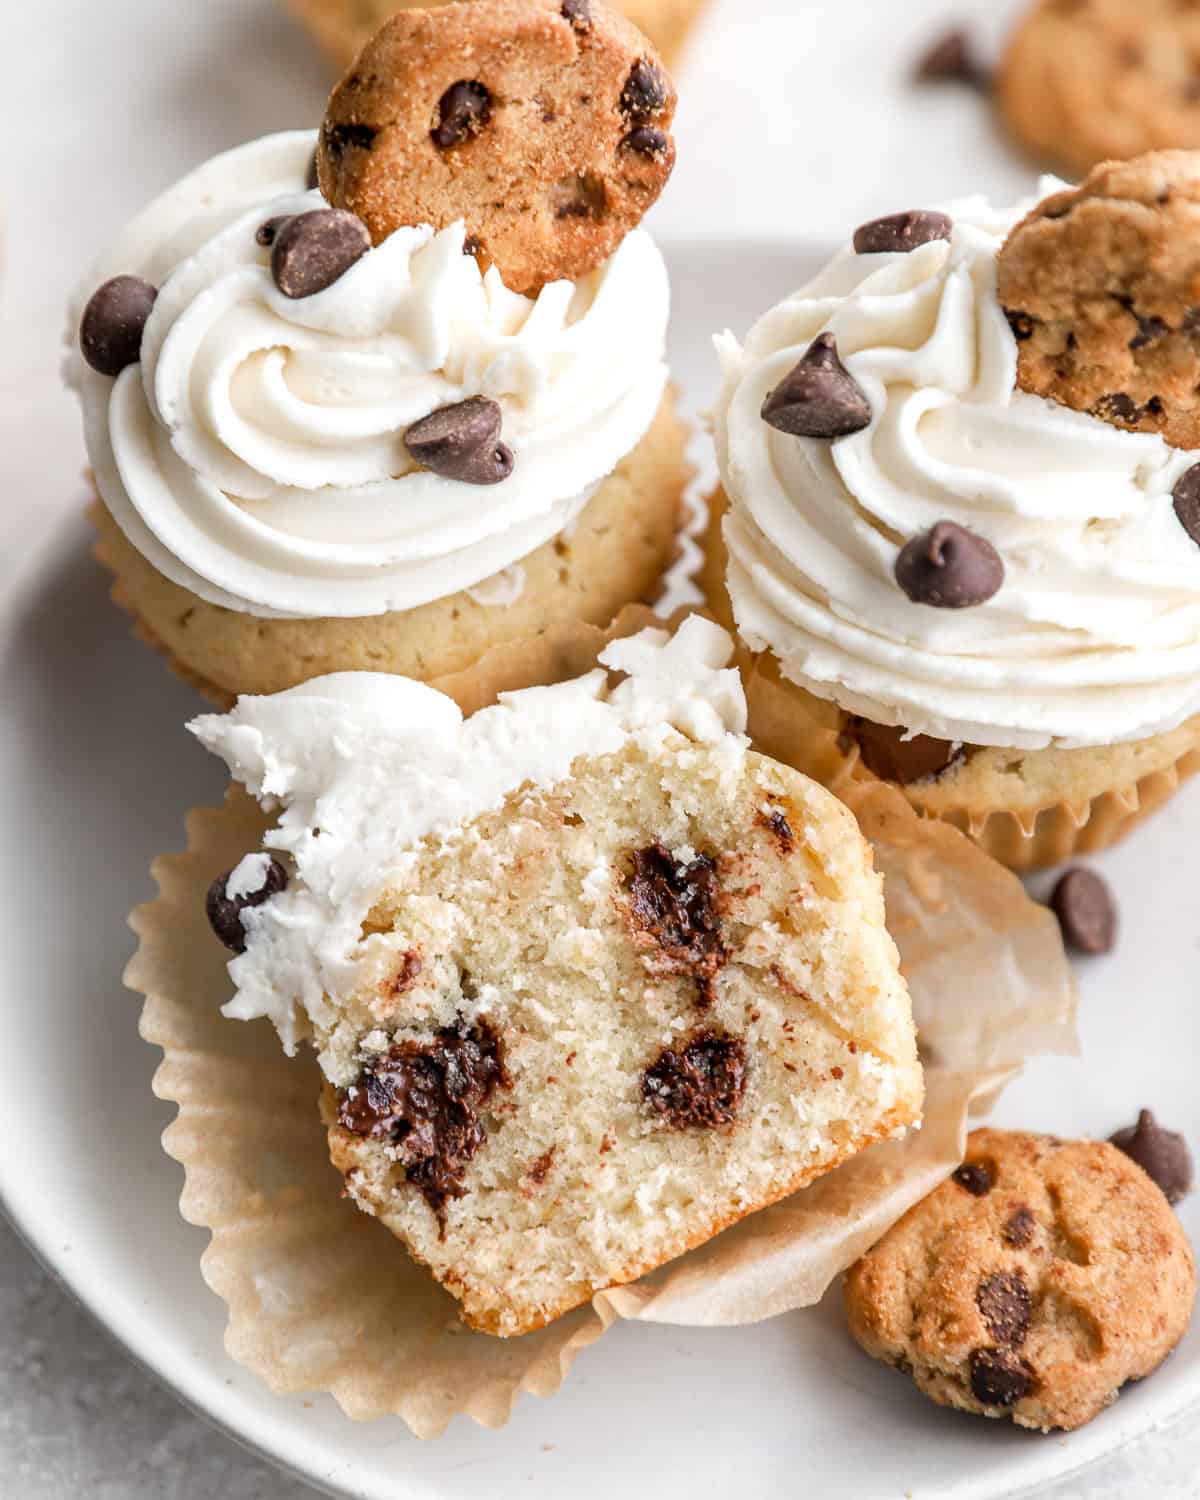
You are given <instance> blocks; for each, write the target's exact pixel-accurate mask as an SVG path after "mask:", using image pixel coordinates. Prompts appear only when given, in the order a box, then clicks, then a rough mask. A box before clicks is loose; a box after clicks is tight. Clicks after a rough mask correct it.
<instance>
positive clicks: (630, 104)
mask: <svg viewBox="0 0 1200 1500" xmlns="http://www.w3.org/2000/svg"><path fill="white" fill-rule="evenodd" d="M666 102H667V81H666V79H665V78H664V77H663V75H662V74H661V73H660V72H659V70H658V69H657V68H656V67H655V66H654V65H653V64H652V63H648V62H647V61H646V60H645V59H644V58H643V59H641V60H640V61H639V62H636V63H634V65H633V69H632V71H631V72H630V74H629V77H628V78H627V79H626V81H625V87H624V88H623V89H622V90H621V113H622V114H624V115H628V116H629V118H630V119H631V120H635V121H641V122H644V121H646V120H650V119H653V117H654V116H655V115H656V114H658V112H659V111H660V110H661V109H662V108H663V107H664V105H665V104H666Z"/></svg>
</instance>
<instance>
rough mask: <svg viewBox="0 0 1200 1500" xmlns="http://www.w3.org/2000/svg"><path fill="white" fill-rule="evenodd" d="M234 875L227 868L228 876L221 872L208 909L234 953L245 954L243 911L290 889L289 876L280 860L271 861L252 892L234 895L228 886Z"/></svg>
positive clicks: (215, 927)
mask: <svg viewBox="0 0 1200 1500" xmlns="http://www.w3.org/2000/svg"><path fill="white" fill-rule="evenodd" d="M232 874H233V871H232V870H226V871H225V873H224V875H218V876H217V878H216V879H215V880H214V881H213V883H212V884H211V885H210V886H209V888H208V895H207V896H206V897H205V901H204V910H205V913H206V914H207V916H208V924H209V926H210V927H211V928H212V930H213V931H214V932H215V933H216V935H217V936H218V937H219V938H220V939H221V941H222V942H223V943H224V944H225V946H226V947H227V948H228V949H229V950H230V951H231V952H232V953H244V952H245V951H246V929H245V927H244V926H243V925H242V913H243V912H244V911H248V910H249V909H250V908H251V907H254V906H262V904H263V903H264V902H266V901H269V900H270V899H271V897H272V896H275V895H278V893H279V892H280V891H282V890H286V889H287V883H288V875H287V871H286V870H285V869H284V867H283V865H281V864H280V863H279V861H278V860H277V859H272V860H269V861H268V863H267V865H266V869H265V872H264V874H263V878H262V882H261V883H260V884H259V885H258V886H256V887H255V888H254V889H253V890H251V891H244V892H243V893H242V894H241V895H240V896H230V895H229V893H228V887H229V877H230V876H231V875H232Z"/></svg>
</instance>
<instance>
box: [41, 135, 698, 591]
mask: <svg viewBox="0 0 1200 1500" xmlns="http://www.w3.org/2000/svg"><path fill="white" fill-rule="evenodd" d="M315 144H316V133H315V132H311V131H300V132H292V133H288V134H283V135H276V136H270V137H267V138H265V139H263V140H260V141H256V142H254V143H252V144H250V145H247V146H243V147H241V148H239V149H237V150H234V151H230V152H227V153H225V154H224V155H222V156H218V157H216V158H215V159H214V160H212V161H210V162H208V163H207V164H206V165H204V166H202V167H200V168H199V169H198V170H196V171H194V172H192V173H191V174H190V175H189V176H187V177H186V178H184V180H183V181H182V182H180V183H179V184H177V185H176V186H175V187H173V188H171V189H170V190H169V191H168V192H166V193H164V194H163V195H162V197H160V198H159V199H157V200H156V201H155V202H154V203H153V204H151V205H150V207H148V208H147V209H146V210H144V211H143V212H142V213H141V214H139V215H138V216H137V217H136V218H135V219H134V220H133V222H132V223H131V224H130V225H129V226H128V227H127V228H126V229H125V231H124V232H123V233H122V234H121V235H120V237H119V238H118V240H117V243H116V244H115V246H114V247H113V249H112V250H111V251H110V252H109V253H108V254H107V255H106V256H104V257H103V258H102V259H101V260H100V262H99V263H98V264H97V265H96V266H95V267H94V268H93V270H92V271H91V273H90V274H89V276H88V277H87V278H86V280H85V282H84V283H83V285H82V287H81V289H80V291H79V293H78V295H77V297H76V299H75V304H74V306H73V307H72V310H71V321H70V340H71V347H72V353H71V355H70V357H69V361H68V376H69V379H70V381H71V383H72V384H73V385H74V386H75V387H76V388H77V389H78V391H79V394H80V397H81V400H82V403H83V409H84V419H85V431H86V438H87V447H88V454H89V458H90V460H91V464H92V467H93V469H94V471H95V475H96V481H97V484H98V486H99V489H100V493H101V496H102V497H103V499H104V502H105V504H106V505H107V507H108V508H109V510H110V511H111V513H112V515H113V517H114V518H115V520H116V521H117V523H118V524H119V525H120V527H121V528H122V530H123V531H124V532H125V534H126V536H127V537H128V538H129V540H130V541H131V542H132V543H133V544H134V545H135V546H136V547H137V548H138V550H139V551H140V552H141V553H142V554H143V555H144V556H145V557H146V558H147V559H148V560H149V561H150V562H151V563H152V564H153V565H154V566H155V567H156V568H157V569H158V570H159V572H161V573H162V574H164V575H165V576H166V577H167V578H169V579H171V580H172V581H173V582H175V583H177V584H180V585H182V586H183V587H185V588H188V589H190V590H191V591H192V592H193V593H195V594H197V595H199V596H200V597H201V598H202V599H205V600H207V601H209V602H210V603H213V604H218V605H223V606H225V607H226V608H229V609H234V610H238V611H242V612H245V613H249V614H254V615H262V616H294V617H315V616H364V615H372V614H379V613H382V612H384V611H388V610H399V609H411V608H415V607H416V606H418V605H421V604H424V603H427V602H429V601H430V600H433V599H438V598H443V597H445V596H447V595H449V594H452V593H455V592H457V591H459V590H460V589H464V588H470V587H472V586H473V585H476V584H478V583H480V582H481V581H482V580H485V579H488V578H491V577H492V576H493V575H495V574H497V573H499V572H501V571H502V570H503V569H505V568H507V567H509V566H510V565H512V564H513V563H515V562H517V561H518V560H519V559H520V558H522V557H525V556H527V555H528V554H529V553H531V552H532V551H534V550H535V549H536V548H537V547H539V546H541V545H542V544H543V543H545V542H546V541H548V540H550V539H551V538H552V537H554V536H555V535H557V534H558V533H559V532H561V531H562V530H563V529H564V528H565V527H567V526H569V524H570V523H571V521H572V520H573V518H574V517H575V516H576V515H577V514H578V513H579V511H580V510H581V509H582V508H583V506H584V505H585V504H586V503H587V501H588V499H589V498H590V496H591V494H592V493H593V492H594V490H595V488H596V486H597V485H598V484H599V483H600V482H601V481H602V480H603V479H604V478H605V477H606V476H607V475H608V474H610V473H611V472H612V470H613V469H614V468H615V467H616V465H617V464H618V463H619V462H620V461H621V459H622V458H624V457H625V455H626V454H628V453H629V452H630V451H631V450H632V449H633V448H634V447H636V445H637V443H638V442H639V441H640V439H641V438H642V437H643V436H644V434H645V433H646V431H647V430H648V429H649V427H650V424H651V422H652V420H653V417H654V415H655V412H656V410H657V408H658V405H659V403H660V401H661V399H662V396H663V392H664V389H665V386H666V381H667V369H666V366H665V364H664V359H663V356H664V344H665V334H666V326H667V315H668V302H669V294H668V284H667V275H666V270H665V267H664V265H663V261H662V258H661V256H660V255H659V253H658V250H657V249H656V247H655V246H654V244H653V242H652V240H651V239H650V238H649V236H648V235H647V234H646V233H645V231H643V230H640V229H635V230H633V232H631V233H629V234H628V235H627V236H626V237H625V238H624V239H623V240H622V242H621V243H620V244H619V245H618V247H617V248H616V250H615V251H614V252H613V253H612V254H611V255H609V256H608V257H607V259H605V260H604V261H603V262H602V263H601V264H600V265H598V266H597V268H596V269H594V270H591V271H589V272H588V273H587V274H584V275H582V276H580V277H579V279H578V280H574V281H571V280H561V281H556V282H552V283H550V284H548V285H546V286H544V287H543V288H542V289H541V290H540V291H539V292H537V294H536V295H535V296H532V297H527V296H522V295H519V294H517V293H515V292H512V291H510V290H508V289H507V288H506V286H505V285H504V283H503V281H502V279H501V275H500V272H499V270H498V269H497V268H496V267H495V266H492V267H491V268H490V269H489V270H488V271H487V272H486V273H484V272H483V271H481V269H480V266H479V264H478V263H477V260H476V258H475V255H474V254H473V253H472V250H473V249H474V247H473V245H472V244H471V243H470V241H469V239H468V232H467V229H466V228H465V227H464V225H463V223H462V222H454V223H450V224H448V225H447V226H446V227H444V228H442V229H440V230H438V231H435V230H434V229H433V228H431V227H429V226H428V225H424V226H422V225H416V226H414V227H400V228H397V229H395V230H394V231H392V232H390V233H388V234H387V235H386V237H384V238H382V239H380V241H379V242H378V243H377V244H375V245H373V246H372V245H371V243H370V237H369V236H368V235H367V232H366V229H365V228H364V227H363V226H362V224H361V222H360V221H358V220H356V219H354V218H353V217H352V216H351V215H350V214H348V213H345V212H344V211H338V212H336V213H335V212H334V211H332V210H330V208H329V204H328V203H327V202H326V200H325V199H324V198H323V197H322V195H321V194H320V192H319V191H317V190H316V188H315V187H313V186H311V179H310V170H311V163H312V160H313V151H314V146H315ZM306 214H321V215H323V216H324V217H323V218H322V219H320V220H317V221H305V222H301V220H300V216H302V215H306ZM355 226H357V228H356V227H355ZM285 236H286V239H285ZM359 236H361V243H360V241H359ZM464 251H466V253H464ZM117 276H120V277H122V278H135V280H133V281H128V282H125V283H124V284H123V285H122V286H118V287H117V288H116V292H115V293H114V298H115V299H119V297H120V295H121V293H122V292H124V295H125V298H126V303H128V301H129V299H130V298H131V297H132V299H133V300H134V302H135V303H136V301H137V298H138V296H139V295H140V296H141V298H142V303H143V305H142V306H141V307H140V310H139V309H138V308H136V307H135V309H134V315H135V321H136V322H137V324H139V325H141V324H143V323H144V327H143V328H142V332H141V340H140V349H139V348H138V347H137V346H136V340H135V347H134V350H133V358H134V359H135V360H136V359H137V358H138V355H139V353H140V362H133V363H130V362H124V363H123V362H122V361H123V356H122V354H121V352H120V350H119V349H118V350H117V352H116V354H115V357H114V356H113V350H112V344H113V342H114V337H115V335H114V332H113V331H114V329H115V330H116V334H117V335H119V334H121V333H122V331H127V328H128V322H129V319H128V317H127V318H126V321H125V323H124V324H123V323H122V314H123V313H127V312H128V308H127V307H123V306H121V305H117V306H115V307H110V308H102V309H101V312H102V313H104V314H106V318H100V317H99V315H98V314H96V313H95V312H94V311H93V318H94V320H95V321H99V323H100V325H101V326H100V327H99V329H98V331H94V334H93V346H92V350H91V360H92V361H94V362H96V363H99V364H101V365H102V366H103V365H105V364H106V363H107V364H108V366H109V367H110V368H113V367H116V366H120V368H119V370H118V373H116V374H115V376H114V375H112V374H107V373H101V370H99V369H97V368H95V367H94V363H92V362H88V361H85V359H84V358H83V357H81V355H80V354H79V352H78V347H77V342H76V340H77V331H78V329H79V327H80V318H81V315H82V314H83V313H84V309H85V304H86V303H87V302H88V299H89V298H93V294H94V293H95V292H96V289H97V288H98V287H100V286H101V285H107V282H108V278H113V277H117ZM130 288H132V291H130ZM155 292H157V295H155ZM94 300H95V299H94V298H93V301H94ZM147 309H148V315H147ZM87 332H88V329H87V326H86V325H85V343H86V342H87V339H86V335H87ZM106 337H107V343H106V342H105V338H106ZM116 342H117V343H119V338H118V339H117V340H116ZM97 348H98V349H99V354H98V355H97V352H96V351H97ZM464 403H465V404H466V405H465V409H463V404H464ZM447 409H449V412H450V416H449V417H448V418H447V417H444V416H441V415H439V419H438V423H437V424H436V426H437V430H436V431H430V430H429V429H428V427H421V426H418V424H421V423H423V422H424V421H425V419H427V418H430V417H431V415H432V414H434V413H439V414H442V413H445V412H446V411H447ZM464 455H465V458H464ZM472 465H474V467H472Z"/></svg>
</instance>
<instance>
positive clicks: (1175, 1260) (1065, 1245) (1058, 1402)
mask: <svg viewBox="0 0 1200 1500" xmlns="http://www.w3.org/2000/svg"><path fill="white" fill-rule="evenodd" d="M1195 1296H1196V1270H1195V1264H1194V1260H1193V1256H1192V1251H1191V1247H1190V1246H1189V1244H1188V1241H1187V1238H1186V1236H1185V1235H1184V1233H1183V1230H1182V1228H1181V1227H1180V1225H1179V1221H1178V1219H1177V1218H1176V1217H1175V1215H1174V1213H1173V1212H1172V1211H1171V1209H1170V1207H1169V1206H1168V1203H1167V1200H1166V1198H1165V1197H1164V1196H1163V1193H1162V1192H1161V1191H1160V1190H1159V1188H1158V1187H1157V1186H1156V1185H1155V1184H1154V1183H1153V1182H1152V1181H1151V1180H1150V1178H1149V1177H1147V1175H1146V1174H1145V1172H1143V1171H1142V1169H1141V1167H1139V1166H1138V1165H1136V1163H1135V1162H1133V1161H1131V1160H1130V1159H1129V1158H1128V1157H1127V1156H1124V1155H1123V1154H1122V1153H1121V1152H1120V1151H1118V1150H1117V1149H1116V1147H1114V1146H1111V1145H1109V1144H1107V1143H1105V1142H1100V1141H1060V1140H1056V1139H1054V1138H1053V1137H1050V1136H1042V1135H1026V1134H1023V1133H1020V1132H1015V1131H1003V1130H977V1131H975V1132H974V1133H973V1134H972V1136H971V1137H970V1139H969V1141H968V1143H967V1156H966V1160H965V1161H964V1163H963V1165H962V1166H961V1167H959V1168H958V1170H957V1171H956V1172H955V1173H954V1174H953V1175H952V1176H951V1177H950V1178H949V1179H948V1180H947V1181H946V1182H944V1183H943V1184H942V1185H941V1187H939V1188H937V1189H936V1190H935V1191H934V1192H933V1193H931V1194H930V1195H929V1197H928V1198H926V1199H925V1200H924V1201H923V1202H921V1203H919V1204H917V1205H916V1207H915V1208H912V1209H910V1210H909V1212H908V1213H907V1214H906V1215H905V1216H904V1218H902V1219H901V1220H900V1222H899V1223H898V1224H897V1225H895V1227H894V1228H893V1229H891V1230H890V1231H889V1233H888V1234H886V1235H885V1236H884V1238H883V1239H882V1240H881V1241H880V1242H879V1244H877V1245H876V1246H875V1247H874V1249H873V1250H871V1251H869V1252H868V1253H867V1254H866V1255H865V1256H864V1257H863V1258H862V1259H861V1260H860V1261H859V1262H858V1264H857V1265H855V1266H854V1267H853V1269H852V1270H851V1271H850V1273H849V1275H848V1277H847V1279H846V1285H845V1300H846V1310H847V1313H848V1315H849V1319H850V1331H851V1333H852V1334H853V1335H854V1337H855V1338H856V1339H857V1340H858V1342H859V1343H860V1344H861V1345H862V1347H863V1348H864V1349H865V1350H866V1351H867V1353H868V1354H870V1355H872V1356H873V1357H874V1358H876V1359H880V1360H884V1361H886V1362H887V1363H889V1364H892V1365H895V1366H896V1367H897V1368H898V1369H900V1370H902V1371H904V1372H905V1373H906V1374H908V1375H911V1377H912V1378H913V1380H914V1381H915V1382H916V1384H917V1386H918V1387H919V1388H920V1389H921V1390H922V1391H923V1392H924V1393H925V1394H926V1395H927V1396H929V1397H931V1398H932V1399H933V1400H934V1401H936V1402H937V1403H938V1404H939V1405H941V1406H953V1407H957V1408H958V1409H959V1410H961V1411H969V1412H976V1413H979V1414H981V1415H983V1416H989V1417H1010V1418H1011V1419H1012V1420H1013V1421H1014V1422H1016V1423H1017V1424H1018V1425H1020V1426H1022V1427H1033V1428H1038V1429H1040V1430H1042V1431H1050V1430H1051V1429H1054V1428H1062V1429H1064V1430H1070V1429H1073V1428H1076V1427H1081V1426H1083V1424H1084V1423H1085V1422H1090V1421H1091V1419H1092V1418H1093V1417H1095V1416H1097V1415H1098V1414H1099V1413H1100V1412H1101V1411H1103V1410H1104V1408H1105V1407H1106V1406H1107V1405H1109V1404H1110V1403H1111V1402H1112V1401H1114V1400H1115V1399H1116V1397H1117V1394H1118V1392H1119V1391H1120V1389H1121V1387H1122V1386H1123V1385H1125V1384H1126V1382H1127V1381H1130V1380H1141V1379H1144V1378H1145V1377H1146V1376H1147V1375H1149V1374H1151V1373H1152V1372H1153V1371H1154V1370H1155V1369H1157V1367H1158V1366H1159V1365H1160V1364H1161V1363H1162V1361H1163V1360H1164V1359H1165V1358H1166V1356H1167V1355H1168V1354H1169V1353H1170V1352H1171V1350H1172V1349H1173V1348H1174V1347H1175V1345H1176V1344H1177V1343H1178V1342H1179V1340H1180V1339H1181V1338H1182V1337H1183V1334H1184V1332H1185V1330H1186V1329H1187V1326H1188V1320H1189V1319H1190V1317H1191V1313H1192V1305H1193V1303H1194V1301H1195Z"/></svg>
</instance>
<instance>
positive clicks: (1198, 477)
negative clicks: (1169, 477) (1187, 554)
mask: <svg viewBox="0 0 1200 1500" xmlns="http://www.w3.org/2000/svg"><path fill="white" fill-rule="evenodd" d="M1171 495H1172V498H1173V499H1174V501H1175V515H1176V516H1177V518H1178V520H1179V524H1180V525H1181V526H1182V527H1183V529H1184V531H1186V532H1187V534H1188V536H1190V537H1191V539H1192V541H1193V542H1195V543H1196V545H1197V546H1198V547H1200V464H1193V465H1192V467H1191V468H1190V469H1188V470H1187V471H1186V472H1185V473H1184V474H1183V475H1182V476H1181V477H1180V479H1179V480H1178V481H1177V483H1176V485H1175V488H1174V489H1173V490H1172V491H1171Z"/></svg>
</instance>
